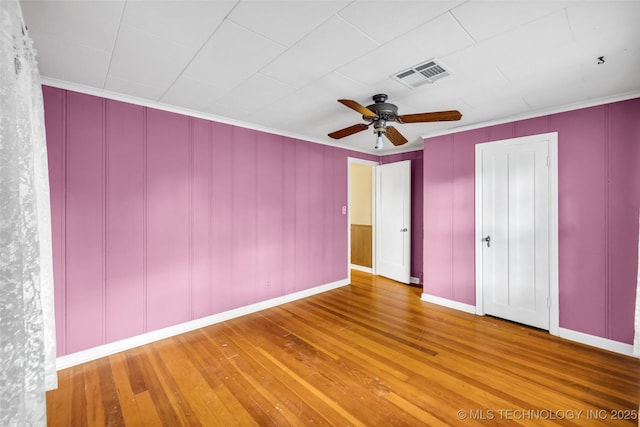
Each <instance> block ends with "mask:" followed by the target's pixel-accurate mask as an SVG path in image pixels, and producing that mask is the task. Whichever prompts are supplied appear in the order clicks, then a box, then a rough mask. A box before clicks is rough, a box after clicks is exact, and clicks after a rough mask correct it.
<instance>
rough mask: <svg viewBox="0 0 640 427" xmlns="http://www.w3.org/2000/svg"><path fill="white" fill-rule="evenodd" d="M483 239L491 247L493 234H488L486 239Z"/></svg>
mask: <svg viewBox="0 0 640 427" xmlns="http://www.w3.org/2000/svg"><path fill="white" fill-rule="evenodd" d="M482 240H483V241H485V242H487V247H488V248H489V247H491V236H487V237H485V238H484V239H482Z"/></svg>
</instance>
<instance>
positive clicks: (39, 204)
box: [0, 0, 57, 426]
mask: <svg viewBox="0 0 640 427" xmlns="http://www.w3.org/2000/svg"><path fill="white" fill-rule="evenodd" d="M0 67H1V68H0V425H2V426H26V425H28V426H37V425H46V402H45V391H46V390H48V389H52V388H56V387H57V374H56V369H55V325H54V315H53V268H52V255H51V218H50V208H49V177H48V169H47V152H46V144H45V132H44V108H43V102H42V89H41V87H40V76H39V74H38V69H37V63H36V60H35V51H34V49H33V48H32V41H31V39H30V38H29V36H28V34H27V31H26V27H25V25H24V22H23V18H22V12H21V10H20V4H19V3H18V0H0Z"/></svg>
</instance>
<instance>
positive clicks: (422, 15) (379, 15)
mask: <svg viewBox="0 0 640 427" xmlns="http://www.w3.org/2000/svg"><path fill="white" fill-rule="evenodd" d="M460 3H462V1H424V2H418V1H415V0H413V1H394V2H392V3H390V2H383V1H369V0H366V1H364V0H358V1H354V2H352V3H351V4H350V5H349V6H347V7H345V8H344V9H343V10H341V11H340V12H339V15H340V16H342V17H343V18H344V19H346V20H347V21H348V22H350V23H351V24H352V25H353V26H355V27H356V28H358V29H359V30H360V31H362V32H363V33H365V34H367V35H368V36H369V37H371V38H372V39H374V40H376V41H377V42H378V43H381V44H382V43H386V42H388V41H391V40H393V39H395V38H396V37H398V36H401V35H402V34H405V33H407V32H409V31H410V30H412V29H413V28H415V27H418V26H420V25H422V24H424V23H425V22H427V21H430V20H431V19H433V18H436V17H437V16H440V15H442V14H443V13H445V12H446V11H447V10H449V9H451V8H453V7H455V6H457V5H458V4H460Z"/></svg>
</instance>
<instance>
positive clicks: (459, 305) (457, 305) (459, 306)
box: [420, 293, 476, 314]
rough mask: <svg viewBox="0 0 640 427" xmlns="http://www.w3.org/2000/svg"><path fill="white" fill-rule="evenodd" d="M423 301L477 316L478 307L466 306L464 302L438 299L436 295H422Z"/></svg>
mask: <svg viewBox="0 0 640 427" xmlns="http://www.w3.org/2000/svg"><path fill="white" fill-rule="evenodd" d="M420 299H421V300H422V301H426V302H432V303H434V304H438V305H441V306H444V307H449V308H453V309H454V310H459V311H464V312H465V313H471V314H476V306H475V305H469V304H465V303H463V302H458V301H453V300H450V299H446V298H442V297H437V296H435V295H429V294H424V293H423V294H422V297H421V298H420Z"/></svg>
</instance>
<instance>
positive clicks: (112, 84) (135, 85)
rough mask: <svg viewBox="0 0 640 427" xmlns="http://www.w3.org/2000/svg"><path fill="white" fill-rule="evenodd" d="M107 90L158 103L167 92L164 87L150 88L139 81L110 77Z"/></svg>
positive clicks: (106, 85) (106, 86)
mask: <svg viewBox="0 0 640 427" xmlns="http://www.w3.org/2000/svg"><path fill="white" fill-rule="evenodd" d="M105 89H106V90H109V91H111V92H117V93H121V94H124V95H129V96H133V97H136V98H142V99H148V100H152V101H157V100H158V99H160V97H161V96H162V93H163V92H164V91H165V89H164V88H163V87H155V86H148V85H146V84H144V83H140V82H137V81H135V82H134V81H129V80H126V79H123V78H119V77H115V76H113V75H110V76H108V77H107V82H106V84H105Z"/></svg>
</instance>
